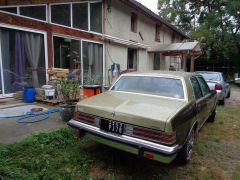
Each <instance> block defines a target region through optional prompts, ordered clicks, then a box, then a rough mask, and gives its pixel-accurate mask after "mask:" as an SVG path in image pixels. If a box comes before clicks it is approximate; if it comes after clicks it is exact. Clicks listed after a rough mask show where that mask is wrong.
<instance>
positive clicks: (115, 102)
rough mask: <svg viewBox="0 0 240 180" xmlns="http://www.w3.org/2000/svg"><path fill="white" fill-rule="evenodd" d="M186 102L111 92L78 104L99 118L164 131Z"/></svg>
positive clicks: (78, 107) (79, 108) (80, 109)
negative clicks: (171, 117) (168, 122)
mask: <svg viewBox="0 0 240 180" xmlns="http://www.w3.org/2000/svg"><path fill="white" fill-rule="evenodd" d="M185 103H186V102H185V101H183V100H177V99H173V98H164V97H160V96H151V95H143V94H136V93H123V92H107V93H103V94H101V95H98V96H95V97H92V98H89V99H86V100H84V101H82V102H80V103H78V105H77V109H78V111H82V112H85V113H88V114H93V115H96V116H99V117H103V118H107V119H112V120H116V121H120V122H123V123H128V124H133V125H137V126H143V127H147V128H152V129H157V130H162V131H164V130H165V125H166V122H167V120H168V119H169V117H170V116H172V115H173V114H174V113H176V112H177V110H178V109H179V108H180V107H182V106H183V105H184V104H185Z"/></svg>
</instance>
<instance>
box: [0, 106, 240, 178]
mask: <svg viewBox="0 0 240 180" xmlns="http://www.w3.org/2000/svg"><path fill="white" fill-rule="evenodd" d="M238 108H239V107H231V106H228V105H226V106H219V107H218V109H217V111H218V114H217V117H216V121H215V123H214V124H206V125H205V126H204V127H203V129H202V130H201V131H200V133H199V136H198V139H197V143H196V145H195V147H194V154H193V159H192V161H191V162H190V163H189V164H188V165H186V166H180V165H178V163H177V162H173V163H172V164H170V165H165V164H161V163H158V162H154V161H150V160H147V159H140V158H138V157H137V156H135V155H132V154H129V153H126V152H122V151H119V150H116V149H113V148H110V147H107V146H104V145H101V144H98V143H95V142H93V141H91V140H89V139H87V138H85V139H83V140H81V141H79V140H78V138H77V136H76V135H75V132H74V131H73V130H72V129H69V128H64V129H61V130H59V131H56V132H50V133H41V134H37V135H33V136H31V137H29V138H27V139H25V140H24V141H22V142H20V143H16V144H12V145H0V176H2V177H3V178H4V179H90V178H92V179H217V180H221V179H234V180H238V179H240V156H239V155H240V154H239V152H240V119H239V117H240V111H239V109H238ZM0 179H1V178H0Z"/></svg>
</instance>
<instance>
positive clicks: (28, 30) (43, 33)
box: [0, 23, 48, 96]
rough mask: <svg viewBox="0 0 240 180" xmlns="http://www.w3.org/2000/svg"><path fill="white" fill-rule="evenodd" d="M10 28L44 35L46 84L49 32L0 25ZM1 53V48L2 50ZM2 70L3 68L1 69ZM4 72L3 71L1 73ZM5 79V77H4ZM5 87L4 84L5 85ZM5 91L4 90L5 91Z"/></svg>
mask: <svg viewBox="0 0 240 180" xmlns="http://www.w3.org/2000/svg"><path fill="white" fill-rule="evenodd" d="M1 27H3V28H8V29H13V30H20V31H24V32H31V33H37V34H42V35H43V39H44V53H45V56H44V57H45V68H46V83H47V82H48V75H47V69H48V46H47V32H45V31H39V30H33V29H30V28H23V27H19V26H13V25H6V24H2V23H0V28H1ZM0 51H1V48H0ZM0 53H1V52H0ZM0 60H2V55H1V54H0ZM0 68H1V67H0ZM1 72H2V71H1ZM2 78H3V76H2ZM3 86H4V83H3ZM3 91H4V90H3ZM3 95H4V96H10V95H11V94H5V93H4V94H3Z"/></svg>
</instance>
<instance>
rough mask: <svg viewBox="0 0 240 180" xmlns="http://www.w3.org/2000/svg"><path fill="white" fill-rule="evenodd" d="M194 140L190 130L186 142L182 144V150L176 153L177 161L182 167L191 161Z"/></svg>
mask: <svg viewBox="0 0 240 180" xmlns="http://www.w3.org/2000/svg"><path fill="white" fill-rule="evenodd" d="M194 138H195V132H194V130H192V131H191V132H190V135H189V137H188V140H187V142H186V143H185V144H184V146H183V147H182V149H180V151H179V153H178V156H177V159H178V161H179V162H180V163H181V164H182V165H185V164H187V163H188V162H189V161H190V160H191V157H192V152H193V145H194Z"/></svg>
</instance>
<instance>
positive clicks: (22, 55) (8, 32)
mask: <svg viewBox="0 0 240 180" xmlns="http://www.w3.org/2000/svg"><path fill="white" fill-rule="evenodd" d="M0 43H1V45H0V47H1V49H0V50H1V52H2V53H1V56H2V57H1V59H2V67H0V71H2V72H3V82H1V80H0V83H2V84H3V85H4V86H2V87H4V88H3V94H10V93H14V92H16V91H22V90H23V87H24V86H25V85H28V86H33V87H36V88H38V87H41V86H42V85H44V84H46V64H45V47H44V35H42V34H39V33H30V32H26V31H19V30H14V29H9V28H0Z"/></svg>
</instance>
